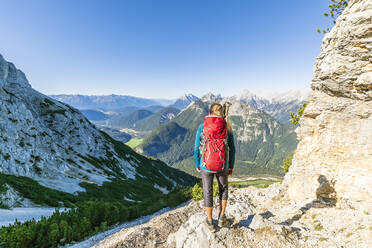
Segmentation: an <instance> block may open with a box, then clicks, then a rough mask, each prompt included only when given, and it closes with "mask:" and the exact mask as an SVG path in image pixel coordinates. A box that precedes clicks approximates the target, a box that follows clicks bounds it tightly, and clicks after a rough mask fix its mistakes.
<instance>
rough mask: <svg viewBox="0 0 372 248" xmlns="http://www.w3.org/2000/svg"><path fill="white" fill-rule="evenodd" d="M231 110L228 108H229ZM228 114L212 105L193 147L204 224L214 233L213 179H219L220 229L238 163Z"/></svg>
mask: <svg viewBox="0 0 372 248" xmlns="http://www.w3.org/2000/svg"><path fill="white" fill-rule="evenodd" d="M227 108H228V107H227ZM227 112H228V109H227V111H226V109H224V107H223V106H222V105H221V104H219V103H214V104H212V105H211V107H210V110H209V115H207V116H206V117H205V118H204V122H203V124H200V126H199V128H198V131H197V133H196V139H195V146H194V159H195V167H196V170H197V171H198V172H200V173H201V175H202V182H203V195H204V207H205V212H206V215H207V218H206V220H205V223H206V224H207V226H208V228H209V229H210V230H211V231H214V230H215V227H214V225H213V219H212V211H213V178H214V176H216V178H217V183H218V189H219V200H220V212H219V214H218V226H219V227H222V226H225V225H226V220H227V219H226V215H225V210H226V205H227V198H228V180H227V177H228V176H229V175H232V173H233V169H234V162H235V147H234V136H233V133H232V129H231V126H230V124H229V122H228V121H227Z"/></svg>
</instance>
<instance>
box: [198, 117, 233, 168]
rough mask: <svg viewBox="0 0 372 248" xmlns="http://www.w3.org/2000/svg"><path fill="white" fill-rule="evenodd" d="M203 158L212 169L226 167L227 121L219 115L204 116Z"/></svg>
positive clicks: (207, 166) (206, 165) (204, 162)
mask: <svg viewBox="0 0 372 248" xmlns="http://www.w3.org/2000/svg"><path fill="white" fill-rule="evenodd" d="M201 143H202V151H201V158H202V159H203V164H204V166H205V167H206V168H207V169H208V170H210V171H221V170H223V169H224V168H225V163H226V158H227V154H228V153H227V150H228V146H227V128H226V121H225V120H224V119H223V118H222V117H219V116H213V115H209V116H206V117H205V118H204V124H203V138H202V142H201Z"/></svg>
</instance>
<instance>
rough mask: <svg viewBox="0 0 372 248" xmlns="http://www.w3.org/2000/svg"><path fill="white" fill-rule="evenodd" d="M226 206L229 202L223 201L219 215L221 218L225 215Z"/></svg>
mask: <svg viewBox="0 0 372 248" xmlns="http://www.w3.org/2000/svg"><path fill="white" fill-rule="evenodd" d="M226 205H227V200H221V201H220V214H219V216H223V215H224V214H225V210H226Z"/></svg>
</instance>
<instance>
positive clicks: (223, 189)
mask: <svg viewBox="0 0 372 248" xmlns="http://www.w3.org/2000/svg"><path fill="white" fill-rule="evenodd" d="M200 173H201V175H202V182H203V195H204V207H213V177H214V175H216V178H217V183H218V191H219V199H220V201H221V200H227V197H228V188H227V176H228V174H227V171H223V172H217V173H211V172H208V171H205V170H203V169H202V170H201V171H200Z"/></svg>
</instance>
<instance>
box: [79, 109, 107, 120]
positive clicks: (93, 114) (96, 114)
mask: <svg viewBox="0 0 372 248" xmlns="http://www.w3.org/2000/svg"><path fill="white" fill-rule="evenodd" d="M80 111H81V113H82V114H83V115H85V117H87V118H88V120H90V121H103V120H107V119H108V118H109V115H107V114H105V113H104V112H103V111H101V110H95V109H82V110H80Z"/></svg>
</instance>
